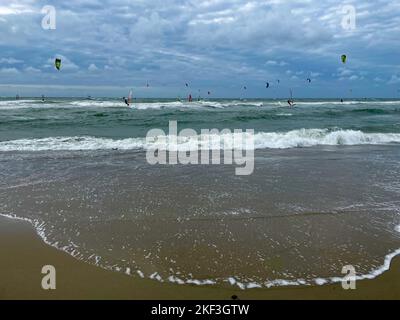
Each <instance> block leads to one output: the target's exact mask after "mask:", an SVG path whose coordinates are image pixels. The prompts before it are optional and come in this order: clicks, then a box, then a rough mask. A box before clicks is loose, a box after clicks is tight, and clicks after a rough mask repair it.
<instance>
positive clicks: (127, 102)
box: [122, 97, 129, 107]
mask: <svg viewBox="0 0 400 320" xmlns="http://www.w3.org/2000/svg"><path fill="white" fill-rule="evenodd" d="M122 99H124V102H125V104H126V105H127V106H128V107H129V101H128V99H127V98H125V97H123V98H122Z"/></svg>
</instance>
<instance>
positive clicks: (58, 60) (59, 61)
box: [54, 58, 61, 70]
mask: <svg viewBox="0 0 400 320" xmlns="http://www.w3.org/2000/svg"><path fill="white" fill-rule="evenodd" d="M54 65H55V67H56V69H57V70H60V69H61V59H59V58H57V59H56V60H55V61H54Z"/></svg>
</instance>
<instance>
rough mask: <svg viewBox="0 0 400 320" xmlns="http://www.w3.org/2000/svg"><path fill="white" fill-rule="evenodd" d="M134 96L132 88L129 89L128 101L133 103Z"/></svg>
mask: <svg viewBox="0 0 400 320" xmlns="http://www.w3.org/2000/svg"><path fill="white" fill-rule="evenodd" d="M132 96H133V92H132V90H131V91H129V95H128V103H129V104H131V103H132Z"/></svg>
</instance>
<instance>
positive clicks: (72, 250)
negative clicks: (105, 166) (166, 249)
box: [0, 213, 400, 290]
mask: <svg viewBox="0 0 400 320" xmlns="http://www.w3.org/2000/svg"><path fill="white" fill-rule="evenodd" d="M0 216H3V217H6V218H9V219H15V220H20V221H25V222H29V223H31V225H32V226H33V227H34V229H35V230H36V233H37V234H38V235H39V236H40V238H41V239H42V240H43V241H44V242H45V243H46V244H47V245H49V246H52V247H54V248H56V249H58V250H61V251H64V252H65V253H67V254H69V255H71V256H72V257H74V258H76V259H78V260H80V261H83V262H88V260H90V258H92V257H95V260H96V263H94V265H96V266H97V267H100V268H102V269H105V270H109V271H114V272H122V273H125V274H126V275H128V276H139V277H140V278H149V279H152V280H156V281H159V282H171V283H175V284H180V285H185V284H191V285H198V286H203V285H216V284H218V283H228V284H230V285H231V286H237V287H238V288H239V289H241V290H247V289H255V288H271V287H288V286H312V285H318V286H322V285H328V284H334V283H340V282H342V281H343V279H344V278H342V277H330V278H315V279H313V280H305V279H297V280H286V279H275V280H267V281H265V282H263V283H258V282H254V281H250V280H249V281H246V280H241V281H239V280H238V279H236V278H235V276H230V277H227V278H223V279H221V278H218V279H202V280H198V279H192V278H191V279H182V278H179V277H177V276H176V275H170V276H168V277H167V278H166V279H164V278H162V277H161V276H160V275H159V274H158V272H153V273H152V274H150V275H148V276H147V277H146V275H145V274H144V273H143V272H142V271H140V270H136V274H137V275H136V274H135V273H134V272H132V271H131V268H125V267H119V266H117V265H113V266H109V265H103V264H101V263H100V261H101V257H99V256H96V255H93V254H92V255H91V256H90V257H89V258H87V259H86V258H85V257H84V255H83V254H81V253H80V252H79V251H78V248H77V247H76V245H71V246H64V247H60V246H58V243H52V242H50V241H49V240H48V238H47V236H46V232H45V228H44V223H43V222H39V221H33V220H31V219H29V218H24V217H18V216H16V215H10V214H4V213H0ZM395 230H396V231H397V232H400V225H398V226H396V227H395ZM398 255H400V248H399V249H397V250H395V251H394V252H391V253H389V254H387V255H386V256H385V258H384V263H383V264H382V266H380V267H379V268H376V269H374V270H372V271H370V272H369V273H367V274H362V275H357V276H356V278H355V279H356V280H357V281H360V280H372V279H375V278H376V277H378V276H380V275H381V274H383V273H385V272H386V271H388V270H389V269H390V265H391V262H392V260H393V259H394V258H395V257H396V256H398Z"/></svg>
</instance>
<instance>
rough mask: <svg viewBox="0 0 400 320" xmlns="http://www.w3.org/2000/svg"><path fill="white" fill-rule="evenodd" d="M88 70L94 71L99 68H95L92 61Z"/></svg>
mask: <svg viewBox="0 0 400 320" xmlns="http://www.w3.org/2000/svg"><path fill="white" fill-rule="evenodd" d="M88 70H89V71H91V72H95V71H97V70H99V68H97V66H96V65H95V64H94V63H92V64H91V65H90V66H89V67H88Z"/></svg>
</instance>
